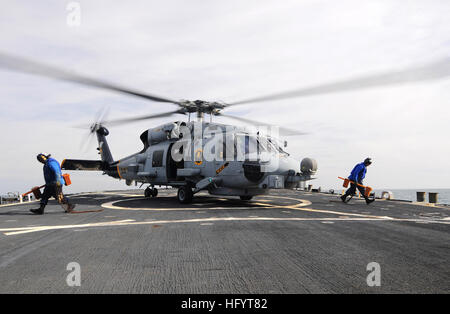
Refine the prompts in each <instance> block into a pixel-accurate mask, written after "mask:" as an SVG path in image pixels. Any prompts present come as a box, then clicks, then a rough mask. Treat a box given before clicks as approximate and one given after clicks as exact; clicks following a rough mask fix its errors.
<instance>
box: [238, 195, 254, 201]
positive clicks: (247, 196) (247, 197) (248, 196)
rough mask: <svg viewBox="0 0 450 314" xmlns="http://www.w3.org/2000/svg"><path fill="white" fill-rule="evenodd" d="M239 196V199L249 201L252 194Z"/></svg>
mask: <svg viewBox="0 0 450 314" xmlns="http://www.w3.org/2000/svg"><path fill="white" fill-rule="evenodd" d="M239 198H240V199H241V201H249V200H251V199H252V198H253V196H251V195H241V196H239Z"/></svg>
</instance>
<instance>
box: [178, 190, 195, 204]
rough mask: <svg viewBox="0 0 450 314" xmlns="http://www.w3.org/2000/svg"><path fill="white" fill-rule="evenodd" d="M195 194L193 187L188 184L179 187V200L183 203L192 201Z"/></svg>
mask: <svg viewBox="0 0 450 314" xmlns="http://www.w3.org/2000/svg"><path fill="white" fill-rule="evenodd" d="M193 196H194V194H193V193H192V189H191V188H190V187H187V186H182V187H180V188H179V189H178V194H177V197H178V201H179V202H180V203H181V204H189V203H191V202H192V197H193Z"/></svg>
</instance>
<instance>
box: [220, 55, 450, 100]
mask: <svg viewBox="0 0 450 314" xmlns="http://www.w3.org/2000/svg"><path fill="white" fill-rule="evenodd" d="M449 76H450V58H445V59H442V60H437V61H435V62H432V63H428V64H425V65H421V66H417V67H411V68H406V69H403V70H397V71H391V72H384V73H379V74H375V75H366V76H361V77H356V78H352V79H348V80H342V81H338V82H334V83H328V84H323V85H317V86H312V87H308V88H301V89H297V90H291V91H286V92H282V93H277V94H272V95H267V96H262V97H255V98H250V99H245V100H241V101H237V102H234V103H230V104H228V106H233V105H242V104H249V103H254V102H262V101H269V100H279V99H288V98H295V97H305V96H312V95H323V94H328V93H335V92H342V91H351V90H358V89H364V88H370V87H377V86H387V85H395V84H405V83H412V82H425V81H430V80H437V79H442V78H445V77H449Z"/></svg>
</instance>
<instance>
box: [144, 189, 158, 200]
mask: <svg viewBox="0 0 450 314" xmlns="http://www.w3.org/2000/svg"><path fill="white" fill-rule="evenodd" d="M157 195H158V189H156V188H151V187H147V188H146V189H145V191H144V196H145V197H146V198H150V197H156V196H157Z"/></svg>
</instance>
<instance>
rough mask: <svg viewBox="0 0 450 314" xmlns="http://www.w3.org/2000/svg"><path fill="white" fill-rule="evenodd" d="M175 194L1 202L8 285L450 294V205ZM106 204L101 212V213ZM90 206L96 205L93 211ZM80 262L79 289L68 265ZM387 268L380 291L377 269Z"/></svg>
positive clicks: (0, 264) (0, 251) (0, 240)
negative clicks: (373, 279)
mask: <svg viewBox="0 0 450 314" xmlns="http://www.w3.org/2000/svg"><path fill="white" fill-rule="evenodd" d="M175 195H176V191H175V190H159V195H158V197H157V198H154V199H145V198H144V197H143V191H142V190H140V191H139V190H137V191H114V192H95V193H82V194H76V195H72V196H69V197H70V199H71V200H72V201H73V202H74V203H76V204H77V208H76V210H77V211H88V212H85V213H78V214H65V213H64V212H63V210H62V209H61V207H60V206H59V205H58V204H56V203H55V202H54V201H51V202H50V203H49V205H48V206H47V208H46V211H45V214H44V215H42V216H35V215H32V214H31V213H30V212H29V208H32V207H36V205H37V203H31V204H20V205H12V206H3V207H0V292H1V293H8V292H31V293H58V292H68V293H89V292H94V293H112V292H118V293H122V292H125V293H358V292H363V293H371V292H374V293H379V292H394V293H395V292H417V293H430V292H443V293H449V292H450V274H449V271H448V265H447V264H448V261H449V260H450V244H449V243H450V241H449V239H450V210H449V209H448V207H447V208H446V207H445V206H442V207H441V206H435V207H430V206H421V205H415V204H412V203H409V202H398V201H383V200H377V201H375V202H374V203H372V204H370V205H366V204H365V202H364V200H360V199H353V200H352V201H351V202H350V203H349V204H344V203H342V202H341V201H340V200H339V198H338V196H337V195H327V194H320V193H306V192H301V191H285V190H282V191H273V192H271V194H270V195H263V196H258V197H255V198H254V199H253V200H252V201H250V202H245V201H241V200H239V199H238V198H236V197H212V196H209V195H207V194H204V193H200V194H197V195H195V197H194V202H193V203H192V204H189V205H180V204H179V203H178V201H177V200H176V197H175ZM98 210H101V211H98ZM90 211H91V212H90ZM70 262H76V263H78V264H79V265H80V268H81V286H79V287H69V286H68V285H67V282H66V278H67V276H68V275H69V273H70V271H68V270H67V269H66V268H67V265H68V264H69V263H70ZM371 262H376V263H378V264H379V265H380V268H381V272H380V274H381V285H380V286H374V287H370V286H368V284H367V281H366V280H367V277H368V275H369V274H370V273H371V272H370V271H368V270H367V265H368V264H369V263H371Z"/></svg>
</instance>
